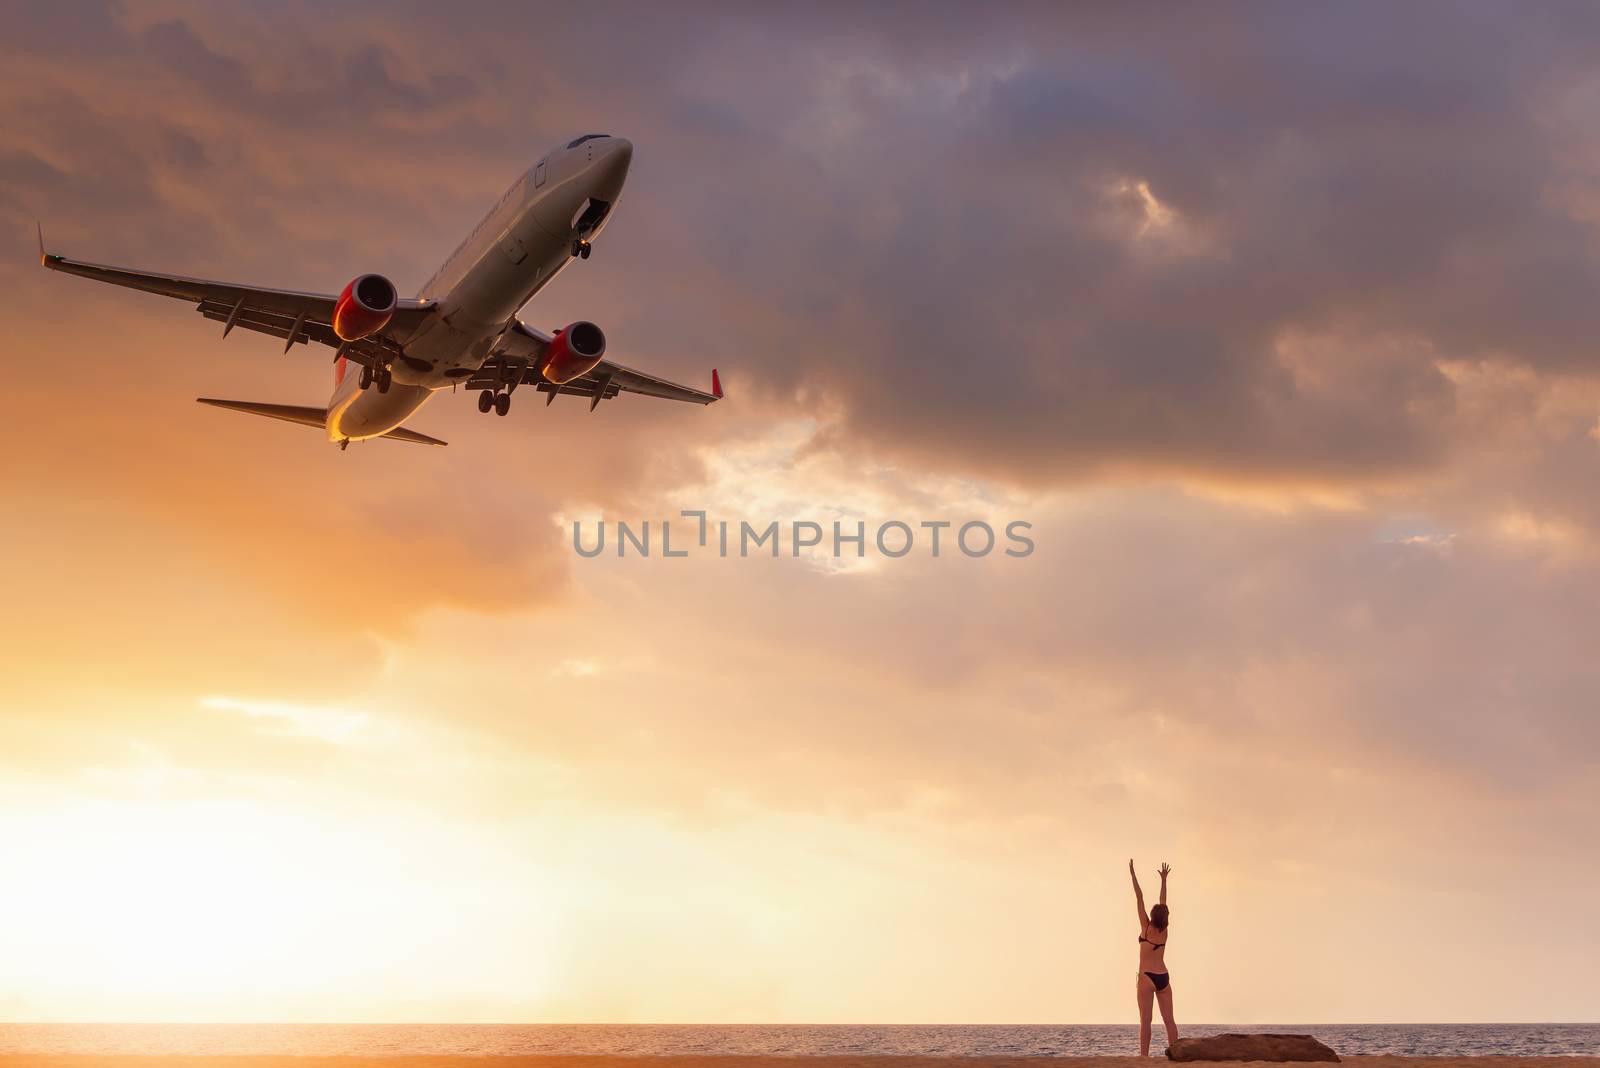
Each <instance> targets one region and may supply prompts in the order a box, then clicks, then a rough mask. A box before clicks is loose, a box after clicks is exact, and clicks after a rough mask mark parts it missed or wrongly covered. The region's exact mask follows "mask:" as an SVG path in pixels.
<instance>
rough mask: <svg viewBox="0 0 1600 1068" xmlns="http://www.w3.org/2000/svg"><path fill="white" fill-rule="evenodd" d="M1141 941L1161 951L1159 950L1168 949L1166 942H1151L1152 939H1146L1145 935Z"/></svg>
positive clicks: (1141, 937)
mask: <svg viewBox="0 0 1600 1068" xmlns="http://www.w3.org/2000/svg"><path fill="white" fill-rule="evenodd" d="M1139 941H1141V942H1143V943H1145V944H1146V945H1148V946H1151V947H1152V948H1154V949H1158V950H1159V949H1166V948H1167V944H1166V943H1165V942H1152V941H1150V939H1148V938H1146V937H1145V936H1144V935H1140V936H1139Z"/></svg>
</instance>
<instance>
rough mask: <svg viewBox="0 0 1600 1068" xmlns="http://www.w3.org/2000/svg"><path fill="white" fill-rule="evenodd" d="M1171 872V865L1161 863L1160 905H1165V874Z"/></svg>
mask: <svg viewBox="0 0 1600 1068" xmlns="http://www.w3.org/2000/svg"><path fill="white" fill-rule="evenodd" d="M1171 870H1172V865H1171V864H1168V863H1167V862H1166V861H1164V860H1163V861H1162V862H1161V903H1162V904H1163V905H1165V904H1166V903H1167V873H1168V872H1170V871H1171Z"/></svg>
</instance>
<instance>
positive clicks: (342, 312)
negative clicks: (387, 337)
mask: <svg viewBox="0 0 1600 1068" xmlns="http://www.w3.org/2000/svg"><path fill="white" fill-rule="evenodd" d="M398 302H399V294H397V293H396V292H395V289H394V283H393V282H391V281H389V280H388V279H387V278H385V277H384V276H383V275H381V274H364V275H362V276H361V277H360V278H357V279H355V280H354V281H353V282H351V283H350V284H349V285H347V286H345V287H344V292H343V293H340V294H339V303H337V304H335V305H334V306H333V332H334V333H335V334H338V335H339V340H341V341H360V340H361V339H362V338H364V337H371V336H372V335H373V334H376V333H377V332H378V331H379V330H382V329H383V328H384V327H385V326H387V325H388V323H389V319H390V318H391V317H392V316H393V315H394V308H395V305H396V304H397V303H398Z"/></svg>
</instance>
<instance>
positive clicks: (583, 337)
mask: <svg viewBox="0 0 1600 1068" xmlns="http://www.w3.org/2000/svg"><path fill="white" fill-rule="evenodd" d="M605 354H606V336H605V334H603V333H601V332H600V328H599V327H598V326H595V325H594V324H593V323H588V322H584V321H582V320H579V321H578V322H575V323H573V324H572V325H571V326H568V327H563V328H562V329H560V330H557V331H556V336H555V338H554V340H552V341H551V342H550V345H549V347H548V348H546V349H545V350H544V360H543V361H542V362H540V364H539V373H540V374H541V375H543V376H544V379H545V381H546V382H554V383H555V384H556V385H558V386H559V385H561V384H562V383H564V382H571V381H572V380H573V379H574V378H582V377H583V376H584V375H586V374H588V373H589V372H590V371H592V370H594V365H595V364H597V363H599V362H600V358H601V357H602V356H604V355H605Z"/></svg>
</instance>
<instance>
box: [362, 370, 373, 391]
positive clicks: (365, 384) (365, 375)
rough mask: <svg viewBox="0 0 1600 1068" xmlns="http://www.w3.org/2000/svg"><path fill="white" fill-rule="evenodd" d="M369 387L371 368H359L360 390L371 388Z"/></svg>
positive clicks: (370, 383)
mask: <svg viewBox="0 0 1600 1068" xmlns="http://www.w3.org/2000/svg"><path fill="white" fill-rule="evenodd" d="M371 385H372V368H370V367H362V368H361V388H362V389H367V388H369V387H371Z"/></svg>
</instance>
